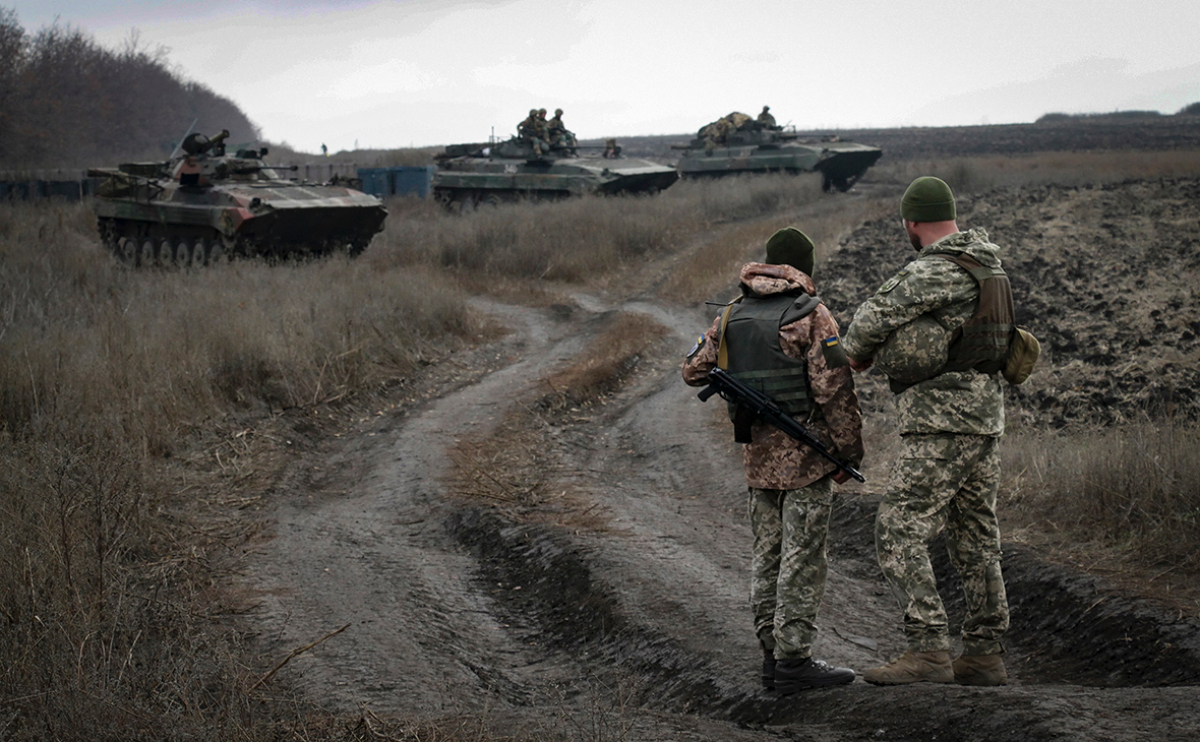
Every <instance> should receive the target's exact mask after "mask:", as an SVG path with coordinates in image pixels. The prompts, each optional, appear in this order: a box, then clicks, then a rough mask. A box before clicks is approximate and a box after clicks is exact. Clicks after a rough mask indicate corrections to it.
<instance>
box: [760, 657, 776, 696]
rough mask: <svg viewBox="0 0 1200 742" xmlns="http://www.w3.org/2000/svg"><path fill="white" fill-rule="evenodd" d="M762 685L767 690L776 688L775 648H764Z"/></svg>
mask: <svg viewBox="0 0 1200 742" xmlns="http://www.w3.org/2000/svg"><path fill="white" fill-rule="evenodd" d="M762 685H763V689H765V690H775V650H774V649H764V650H763V666H762Z"/></svg>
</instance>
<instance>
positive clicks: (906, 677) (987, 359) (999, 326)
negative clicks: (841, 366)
mask: <svg viewBox="0 0 1200 742" xmlns="http://www.w3.org/2000/svg"><path fill="white" fill-rule="evenodd" d="M900 216H901V218H902V221H903V228H904V232H905V234H906V235H907V236H908V241H909V243H910V244H911V245H912V247H913V248H914V249H916V250H917V256H916V259H914V260H912V261H911V262H909V263H908V264H907V265H905V266H904V268H903V269H902V270H901V271H900V272H899V273H897V274H896V275H894V276H892V277H891V278H889V279H888V280H887V281H885V282H884V283H883V285H882V286H880V287H879V290H878V291H877V292H876V293H875V295H874V296H872V297H871V298H870V299H868V300H867V301H866V302H865V303H864V304H863V305H862V306H860V307H859V308H858V310H857V311H856V312H855V314H854V319H853V321H852V322H851V323H850V327H849V328H848V329H847V331H846V336H845V338H843V341H842V345H843V347H844V349H845V352H846V354H847V356H849V358H850V365H851V367H852V368H853V369H854V370H855V371H858V372H864V371H866V370H867V369H869V368H871V366H872V365H875V366H876V367H878V368H879V369H880V370H881V371H883V372H884V373H885V374H886V375H887V376H888V379H889V383H890V385H891V388H892V392H893V393H894V394H895V395H896V397H895V399H896V411H897V414H898V416H899V423H898V425H897V428H898V431H899V433H900V450H899V452H898V453H897V455H896V457H895V463H894V464H893V471H892V474H891V477H890V479H889V482H888V489H887V492H886V493H885V494H884V496H883V499H882V501H881V502H880V505H879V513H878V516H877V517H876V521H875V547H876V553H877V556H878V559H879V566H880V568H881V570H882V571H883V574H884V576H885V577H886V578H887V581H888V584H889V585H890V586H891V588H892V594H893V595H894V596H895V597H896V600H897V602H898V603H899V604H900V610H901V612H902V613H903V617H904V633H905V637H906V640H907V651H906V652H905V653H904V654H903V655H901V656H900V657H899V658H897V659H895V660H893V661H892V662H889V663H888V664H886V665H884V666H882V667H877V668H874V669H871V670H867V671H866V672H865V673H863V678H864V679H865V680H866V681H867V682H869V683H874V684H877V685H901V684H907V683H916V682H933V683H960V684H964V685H1004V684H1005V683H1007V678H1008V676H1007V673H1006V671H1005V668H1004V661H1003V659H1002V655H1003V652H1004V647H1003V645H1002V644H1001V642H1000V640H1001V637H1002V636H1003V634H1004V632H1005V631H1006V630H1007V629H1008V623H1009V618H1008V600H1007V598H1006V595H1005V590H1004V578H1003V576H1002V574H1001V571H1000V527H999V525H998V524H997V520H996V493H997V490H998V488H999V483H1000V456H999V449H998V446H999V441H1000V436H1001V435H1002V434H1003V433H1004V396H1003V393H1002V390H1001V387H1000V373H999V371H1000V370H1001V369H1002V368H1003V365H1004V363H1003V359H1004V358H1005V357H1006V356H1007V354H1008V343H1009V342H1011V340H1010V339H1011V337H1012V334H1013V331H1014V326H1013V321H1014V320H1013V302H1012V291H1011V287H1010V285H1009V282H1008V277H1007V276H1006V275H1005V273H1004V270H1003V269H1002V268H1001V266H1000V257H999V253H1000V248H999V247H997V246H996V245H994V244H992V243H991V242H989V241H988V235H987V232H985V231H984V230H982V229H970V230H967V231H965V232H963V231H960V230H959V227H958V222H957V219H958V210H957V208H956V204H955V200H954V193H953V192H952V191H951V189H950V186H949V185H947V184H946V183H945V182H944V181H942V180H939V179H938V178H933V177H923V178H917V179H916V180H914V181H913V182H912V184H911V185H909V187H908V189H907V190H906V191H905V192H904V196H903V198H901V200H900ZM930 328H932V329H930ZM931 333H932V334H931ZM931 359H933V360H934V361H935V362H934V363H933V364H932V365H931V364H930V360H931ZM941 532H944V533H945V535H946V548H947V550H948V551H949V554H950V561H951V563H952V564H953V565H954V567H955V569H957V570H958V573H959V576H960V577H961V578H962V585H963V592H964V593H965V595H966V604H967V618H966V620H965V621H964V622H963V625H962V647H963V651H962V655H961V656H959V657H958V658H956V659H954V660H953V661H952V660H951V657H950V648H951V641H950V635H949V631H948V626H947V619H946V611H945V608H944V607H943V605H942V600H941V596H940V595H939V594H938V589H937V581H936V579H935V578H934V575H933V568H932V566H931V565H930V560H929V543H930V542H931V541H933V539H934V537H935V536H937V535H938V533H941Z"/></svg>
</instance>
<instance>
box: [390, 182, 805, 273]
mask: <svg viewBox="0 0 1200 742" xmlns="http://www.w3.org/2000/svg"><path fill="white" fill-rule="evenodd" d="M818 198H821V191H820V181H819V179H818V178H791V177H784V176H776V177H765V178H750V179H747V178H727V179H722V180H716V181H696V182H683V183H679V184H677V185H675V186H673V187H672V188H670V189H669V190H667V191H666V192H664V193H662V194H660V195H658V196H654V197H637V196H629V197H619V198H600V197H587V198H578V199H572V200H569V201H563V202H556V203H528V202H527V203H518V204H511V205H502V206H499V207H488V208H481V209H479V210H478V211H475V212H473V213H468V214H449V213H445V212H438V211H436V206H435V205H433V204H432V203H431V202H413V201H407V202H404V203H403V204H400V205H399V210H398V212H397V213H398V214H402V215H403V216H404V217H408V218H391V219H389V220H388V226H387V230H386V231H385V233H384V235H383V236H382V239H377V242H376V244H375V245H374V246H373V247H372V248H371V252H372V253H373V255H372V259H373V260H376V261H380V262H383V263H386V264H389V265H396V266H412V265H423V266H426V267H430V268H436V269H442V270H448V271H451V272H452V273H454V274H456V275H471V274H474V275H483V276H495V277H500V278H508V279H521V280H547V281H562V282H567V283H583V282H588V283H594V282H597V281H599V280H602V279H603V277H605V276H607V275H610V274H613V273H615V272H618V271H620V270H623V269H626V268H627V267H628V266H630V265H636V264H638V263H639V262H644V261H647V260H650V259H652V258H656V257H662V256H663V255H666V254H669V253H672V252H675V251H679V250H681V249H682V248H683V247H684V246H685V245H687V244H689V243H690V241H691V240H693V239H694V238H695V237H696V236H697V235H699V234H701V233H703V232H705V231H707V230H710V229H713V228H714V226H715V225H719V224H722V223H725V222H730V221H736V220H743V219H749V218H753V217H758V216H764V215H767V214H776V213H778V212H779V211H780V210H788V209H795V208H797V207H799V206H801V205H803V204H807V203H810V202H812V201H813V200H816V199H818Z"/></svg>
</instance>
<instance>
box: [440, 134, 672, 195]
mask: <svg viewBox="0 0 1200 742" xmlns="http://www.w3.org/2000/svg"><path fill="white" fill-rule="evenodd" d="M574 141H575V140H574V136H573V135H571V136H569V137H568V138H567V139H566V143H563V144H554V145H550V144H547V143H545V142H540V143H535V142H532V141H529V140H528V139H526V138H522V137H512V138H511V139H509V140H507V141H504V142H499V143H495V144H452V145H449V146H448V147H446V151H445V152H444V153H442V154H440V155H438V156H437V157H436V158H435V163H436V165H437V169H436V170H435V171H434V173H433V193H434V196H435V197H437V198H438V199H439V200H440V201H442V202H443V203H445V204H447V205H450V206H467V207H469V206H473V205H476V204H489V203H490V204H499V203H503V202H506V201H516V200H519V199H522V198H529V199H556V198H565V197H567V196H578V195H582V194H585V193H598V194H615V193H653V192H656V191H661V190H662V189H664V188H666V187H668V186H670V185H671V184H672V183H674V182H675V181H676V180H678V178H679V174H678V173H677V172H675V170H674V169H672V168H670V167H667V166H666V165H659V164H658V163H654V162H650V161H649V160H639V159H632V158H628V157H623V156H622V155H621V148H620V147H619V146H617V145H616V143H615V142H614V141H612V140H609V143H608V144H607V145H606V146H605V147H603V148H597V149H603V151H602V152H601V153H596V154H591V155H587V154H580V150H586V149H587V148H585V147H581V146H578V145H576V144H575V143H574Z"/></svg>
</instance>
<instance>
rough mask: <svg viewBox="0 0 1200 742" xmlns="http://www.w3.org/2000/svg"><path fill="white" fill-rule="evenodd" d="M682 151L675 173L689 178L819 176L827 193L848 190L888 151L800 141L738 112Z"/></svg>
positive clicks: (680, 147)
mask: <svg viewBox="0 0 1200 742" xmlns="http://www.w3.org/2000/svg"><path fill="white" fill-rule="evenodd" d="M671 148H672V149H677V150H682V153H681V155H680V158H679V162H678V163H677V164H676V169H678V170H679V174H680V175H681V176H683V177H685V178H694V177H704V176H718V175H732V174H735V173H805V172H819V173H821V176H822V180H823V187H824V188H825V190H827V191H828V190H832V189H834V188H836V189H837V190H839V191H846V190H849V189H850V187H851V186H852V185H854V183H855V181H857V180H858V179H859V178H860V177H862V174H863V173H865V172H866V171H867V169H868V168H869V167H871V166H872V165H874V164H875V161H876V160H878V159H879V158H880V156H882V155H883V150H881V149H879V148H878V147H870V146H867V145H865V144H858V143H856V142H846V141H841V140H839V139H837V138H836V137H830V138H827V139H821V140H813V139H801V138H800V137H799V135H797V134H796V133H795V132H794V131H786V130H785V129H784V127H782V126H774V125H769V124H763V123H760V122H758V121H756V120H754V119H753V118H751V117H750V116H748V115H746V114H744V113H739V112H737V111H735V112H733V113H731V114H729V115H728V116H724V117H722V118H720V119H717V120H716V121H714V122H712V123H711V124H708V125H707V126H704V127H703V128H701V129H700V131H698V132H697V133H696V136H695V138H693V139H692V141H691V142H689V143H688V144H684V145H672V147H671Z"/></svg>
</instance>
